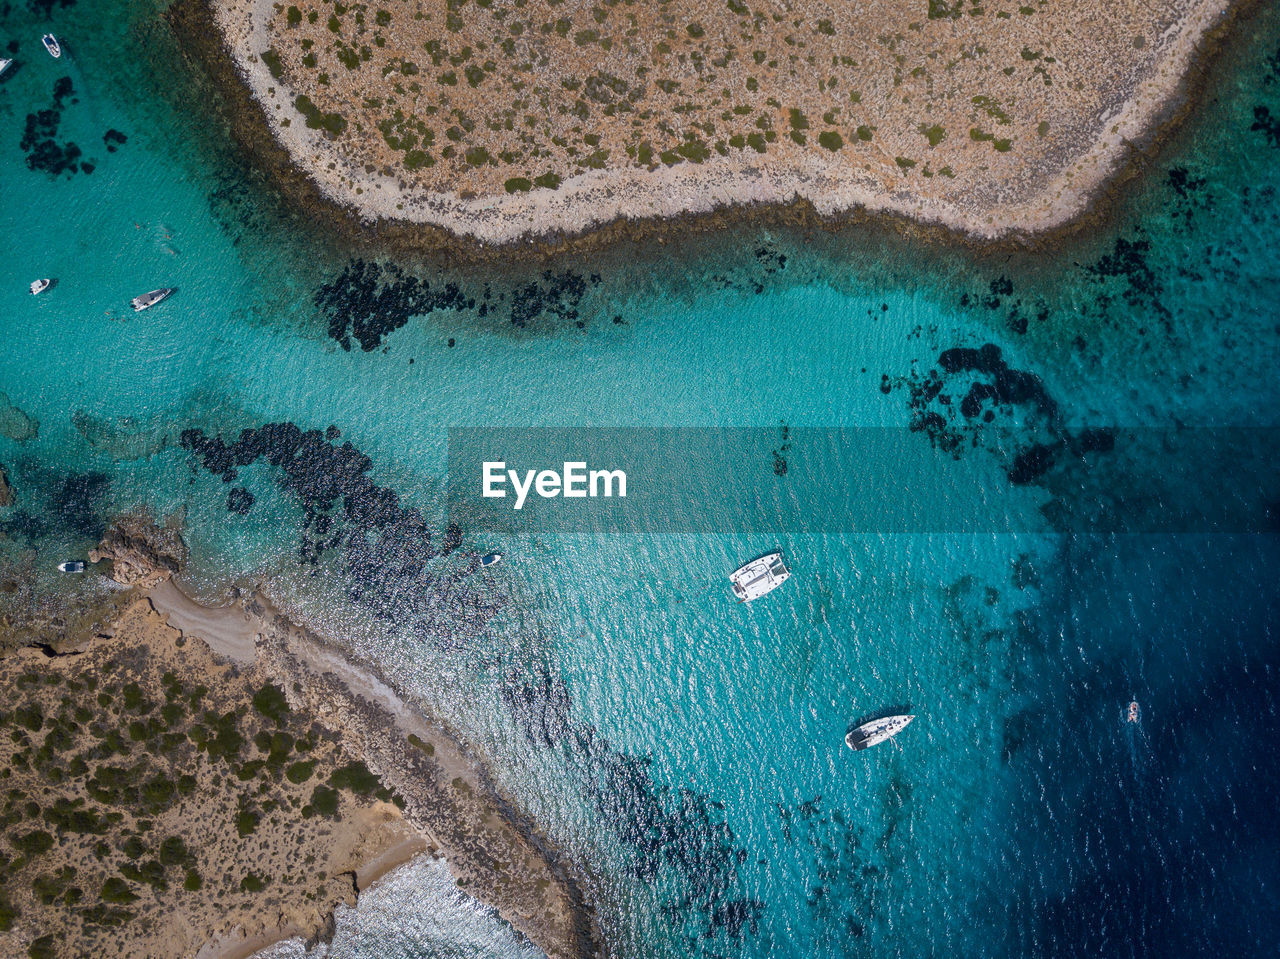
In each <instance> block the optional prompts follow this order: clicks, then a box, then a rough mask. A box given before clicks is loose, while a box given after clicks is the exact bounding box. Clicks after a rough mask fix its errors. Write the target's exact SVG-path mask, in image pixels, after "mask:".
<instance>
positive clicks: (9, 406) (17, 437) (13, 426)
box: [0, 393, 40, 443]
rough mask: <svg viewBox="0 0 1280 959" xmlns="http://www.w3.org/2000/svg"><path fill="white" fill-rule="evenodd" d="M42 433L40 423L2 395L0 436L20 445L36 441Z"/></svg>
mask: <svg viewBox="0 0 1280 959" xmlns="http://www.w3.org/2000/svg"><path fill="white" fill-rule="evenodd" d="M39 432H40V421H39V420H38V419H36V418H35V417H34V416H28V415H27V414H26V413H24V412H23V411H22V410H20V409H18V407H16V406H14V405H13V403H12V402H10V400H9V397H8V396H6V395H5V394H4V393H0V436H7V437H8V438H9V439H11V440H14V441H15V442H18V443H24V442H26V441H27V440H30V439H35V437H36V434H37V433H39Z"/></svg>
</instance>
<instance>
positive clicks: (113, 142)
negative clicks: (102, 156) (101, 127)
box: [102, 129, 129, 153]
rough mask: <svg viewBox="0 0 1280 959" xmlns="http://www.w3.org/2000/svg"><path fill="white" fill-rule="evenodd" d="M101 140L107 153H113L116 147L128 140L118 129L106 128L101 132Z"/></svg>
mask: <svg viewBox="0 0 1280 959" xmlns="http://www.w3.org/2000/svg"><path fill="white" fill-rule="evenodd" d="M102 142H103V143H104V144H105V145H106V147H107V152H108V153H115V152H116V150H117V149H119V148H120V147H122V146H124V145H125V144H126V143H128V142H129V138H128V137H127V136H125V135H124V134H123V133H121V132H120V131H119V130H115V129H112V130H108V131H107V132H106V133H104V134H102Z"/></svg>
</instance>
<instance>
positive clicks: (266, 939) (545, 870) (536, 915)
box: [148, 582, 599, 959]
mask: <svg viewBox="0 0 1280 959" xmlns="http://www.w3.org/2000/svg"><path fill="white" fill-rule="evenodd" d="M148 598H149V601H150V602H151V603H152V605H153V606H154V608H155V609H156V610H157V612H159V613H160V614H161V615H163V616H165V617H166V618H167V620H168V622H169V623H170V624H171V625H174V624H175V618H176V619H178V620H181V621H183V622H184V623H185V624H186V625H185V627H183V628H184V635H188V633H186V632H185V630H190V632H189V635H191V636H193V637H197V638H200V639H201V640H203V641H204V642H205V643H206V644H207V645H209V647H210V648H211V649H212V650H213V651H214V652H215V654H217V655H219V656H221V657H223V658H227V659H232V660H234V661H239V662H242V663H243V662H244V659H243V657H244V655H245V653H246V649H245V637H246V635H247V634H248V633H252V634H253V635H254V636H255V639H256V651H255V652H256V656H255V659H254V662H255V663H256V665H257V668H259V669H260V670H261V671H262V672H263V673H264V674H265V675H267V676H269V677H271V678H273V679H275V680H277V681H278V682H279V683H280V684H281V687H282V688H283V689H285V690H286V696H287V698H288V699H289V701H290V706H291V707H292V708H297V709H300V710H303V711H307V712H310V713H312V714H313V715H317V716H319V717H321V718H322V719H323V720H324V721H326V722H327V723H328V724H330V725H332V726H335V727H337V728H340V729H342V730H343V731H344V735H345V736H348V737H350V738H352V739H353V740H355V742H356V744H357V748H358V749H359V751H360V752H361V753H362V755H363V758H364V760H365V762H366V764H367V765H368V766H369V768H370V769H371V770H372V771H374V772H375V773H376V774H378V775H379V776H380V777H381V779H382V781H384V782H385V783H387V784H388V785H389V786H391V787H392V788H394V789H395V791H396V792H397V793H398V794H399V795H400V796H401V797H403V798H404V800H405V806H404V808H403V814H404V817H405V819H406V820H407V821H408V822H409V823H410V824H412V825H413V826H414V827H415V828H416V829H417V830H418V831H419V832H420V833H421V834H422V836H423V837H425V839H422V840H421V841H417V842H415V841H414V838H413V837H408V838H406V839H405V840H404V841H402V842H401V843H398V844H396V845H395V846H393V847H392V848H390V849H387V850H384V851H382V852H380V853H379V855H378V856H377V857H375V858H374V859H373V860H370V861H367V862H364V863H363V864H361V865H359V866H357V867H356V868H355V869H354V887H355V889H356V891H357V892H362V891H364V890H365V889H367V888H369V887H370V886H372V885H373V884H375V883H376V882H377V881H378V880H379V879H381V878H382V877H384V876H385V875H387V874H388V873H389V872H391V871H393V870H394V869H396V868H397V867H399V866H401V865H403V864H405V863H406V862H408V861H410V860H411V859H413V858H415V857H416V856H418V855H431V856H440V857H442V858H443V859H444V860H445V861H446V863H447V864H448V867H449V869H450V871H451V872H452V873H453V875H454V877H455V879H456V880H457V881H458V884H459V885H460V886H461V887H463V888H464V889H465V890H466V891H467V893H468V894H469V895H471V896H473V897H474V898H476V899H478V900H480V901H482V902H484V903H486V904H487V905H489V906H491V907H493V908H494V909H496V910H497V912H498V914H499V915H500V916H501V917H502V918H503V919H504V920H506V921H507V922H508V923H509V924H510V925H511V926H512V927H513V928H514V929H515V930H516V931H517V932H518V933H520V934H522V935H523V936H525V937H526V938H528V939H529V940H530V941H531V942H533V943H534V944H535V945H536V946H538V948H539V949H541V950H542V951H543V952H544V953H545V954H546V955H547V956H549V957H551V959H557V957H565V959H578V957H584V956H589V955H595V954H597V953H598V951H599V949H598V941H599V940H598V936H597V933H596V930H595V925H594V916H593V913H592V911H591V909H590V907H589V905H588V904H587V903H586V900H585V897H584V896H583V894H582V891H581V889H580V886H579V883H578V881H577V879H576V878H575V877H574V875H573V874H572V869H571V866H570V865H569V864H568V863H567V862H566V861H565V860H564V858H563V856H562V855H561V854H560V853H559V852H558V851H557V850H555V849H554V848H553V847H552V846H551V844H550V843H549V842H548V841H547V840H545V839H544V838H542V837H541V836H539V835H538V834H537V832H536V829H535V827H534V825H533V824H532V823H531V822H529V821H528V820H527V818H526V817H524V816H522V815H521V814H520V813H518V812H517V811H516V810H515V808H514V806H513V804H512V803H511V802H510V801H509V800H508V799H506V798H505V797H503V796H502V795H501V794H500V793H499V792H498V791H497V789H496V788H495V786H494V784H493V782H492V779H491V778H490V777H489V775H488V774H487V772H486V771H485V770H484V768H483V766H482V765H481V763H480V761H479V760H478V759H477V758H476V757H474V756H472V755H471V754H470V753H469V752H468V751H467V750H465V748H464V747H463V746H462V745H461V744H460V743H458V742H457V741H456V740H455V739H454V738H453V737H452V736H451V735H450V734H449V733H448V732H446V731H445V730H444V729H442V728H441V727H439V726H438V725H436V724H434V723H432V722H430V721H429V720H428V719H426V718H424V717H423V716H421V715H419V714H418V713H417V712H416V711H414V710H413V709H412V708H411V707H410V706H409V705H407V704H406V703H404V702H403V701H402V700H401V699H400V698H399V696H398V695H397V694H396V693H395V691H394V690H393V689H392V688H391V687H390V686H389V685H388V684H387V683H385V682H384V681H382V680H381V679H380V678H378V677H377V676H375V675H374V674H372V673H371V672H368V671H366V670H364V669H363V668H361V667H359V666H357V665H355V664H354V663H352V662H350V661H349V660H348V659H346V657H345V656H344V655H343V654H342V653H341V652H339V651H338V650H337V649H336V648H334V647H333V646H332V645H330V644H328V643H327V642H325V641H324V639H323V638H322V637H320V636H318V635H317V634H315V633H313V632H311V631H310V630H309V629H307V628H305V627H303V626H299V625H297V624H295V623H293V622H291V621H289V620H288V619H287V618H285V617H284V616H283V615H282V614H280V613H279V612H278V611H277V610H276V609H275V608H274V607H273V606H272V605H271V603H270V601H269V600H268V599H267V598H266V597H265V596H263V595H262V594H261V593H254V594H252V595H250V596H248V597H247V598H238V599H236V600H235V601H234V602H232V603H230V604H227V605H224V606H219V607H206V606H201V605H200V604H198V603H196V602H195V601H194V600H192V599H191V598H190V597H188V596H187V595H186V594H185V593H183V592H182V591H181V589H180V587H179V586H178V585H177V584H175V583H171V582H166V583H163V584H161V585H160V586H159V587H157V588H155V589H153V590H151V591H149V593H148ZM503 866H506V867H507V868H505V869H504V868H502V867H503ZM314 935H315V930H306V929H300V928H296V927H294V926H292V925H282V926H280V927H279V928H278V929H277V930H275V931H274V932H264V933H262V934H261V935H259V936H254V937H250V938H234V937H233V938H227V937H224V938H223V939H221V940H219V941H217V942H216V943H209V944H207V946H208V947H210V948H211V949H212V951H210V952H208V953H207V954H206V953H205V952H203V951H202V953H201V955H202V957H205V959H243V957H246V956H249V955H252V954H253V953H254V952H256V951H258V950H260V949H263V948H265V947H267V946H269V945H271V944H272V943H274V942H279V941H282V940H284V939H290V938H294V937H301V938H309V937H312V936H314ZM250 945H252V947H253V948H249V946H250Z"/></svg>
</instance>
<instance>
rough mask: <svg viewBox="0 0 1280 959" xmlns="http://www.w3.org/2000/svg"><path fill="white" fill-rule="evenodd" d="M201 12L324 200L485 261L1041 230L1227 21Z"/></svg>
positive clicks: (759, 13) (278, 8)
mask: <svg viewBox="0 0 1280 959" xmlns="http://www.w3.org/2000/svg"><path fill="white" fill-rule="evenodd" d="M213 3H214V7H215V14H216V16H217V18H218V21H219V23H220V24H221V25H222V27H223V29H224V32H225V33H226V37H227V40H228V46H229V48H230V50H231V52H232V54H233V55H234V56H235V58H236V60H237V63H238V65H239V66H240V68H241V71H242V73H243V74H244V76H245V77H246V78H247V79H248V81H249V84H250V86H251V88H252V90H253V92H254V94H255V96H256V97H257V99H258V100H259V102H260V103H261V104H262V105H263V107H264V109H265V111H266V113H267V118H268V121H269V123H270V124H271V126H272V127H273V129H274V130H275V132H276V134H277V136H278V137H279V138H280V139H281V141H282V142H283V143H284V144H285V145H286V146H287V147H288V148H289V150H290V152H291V153H292V154H293V156H294V159H295V160H296V161H298V162H300V163H301V165H302V166H303V168H304V169H305V170H306V171H307V172H308V173H309V174H310V175H311V176H312V177H313V178H314V179H316V180H317V181H318V183H319V184H320V186H321V187H322V189H323V190H324V191H325V192H326V193H327V194H329V196H330V197H331V198H332V199H336V200H339V201H341V202H343V203H346V204H348V205H351V206H354V207H355V208H356V209H357V210H358V211H360V212H361V213H362V214H363V215H364V216H366V217H378V216H388V217H394V218H403V219H409V220H416V221H421V222H436V223H439V224H442V225H446V226H450V227H451V228H453V229H455V230H456V231H458V232H464V233H472V234H474V235H477V236H479V237H481V238H482V239H495V240H506V239H512V238H514V237H515V236H518V235H520V234H522V233H540V232H546V231H549V230H556V229H563V230H568V231H575V230H578V229H581V228H584V227H585V226H588V225H590V224H592V223H596V222H600V221H602V220H604V219H609V218H612V217H613V216H616V215H618V214H622V215H628V216H645V215H670V214H671V213H674V212H681V211H682V210H684V209H697V208H699V207H706V206H709V205H717V204H722V203H732V202H742V201H752V200H766V201H779V200H786V199H790V198H794V197H795V196H796V195H797V194H799V195H803V196H806V197H808V198H809V199H811V200H814V202H815V203H816V204H817V205H818V207H819V209H828V210H834V209H840V208H848V207H850V206H854V205H863V206H869V207H880V208H886V207H887V208H892V209H896V210H899V211H900V212H912V213H915V214H917V215H920V216H923V217H925V218H930V219H935V220H941V221H944V222H950V223H951V225H953V226H960V227H962V228H965V229H968V230H969V231H970V232H977V233H988V234H998V233H1000V232H1001V231H1002V230H1005V229H1010V228H1025V229H1033V228H1035V227H1036V226H1037V222H1038V221H1039V220H1044V221H1045V223H1044V224H1042V225H1052V224H1050V223H1049V222H1048V221H1050V220H1055V219H1058V220H1060V219H1062V218H1063V217H1065V216H1067V215H1070V214H1071V213H1073V212H1076V211H1075V210H1074V209H1073V207H1074V206H1078V203H1076V200H1077V199H1078V194H1080V193H1081V192H1082V191H1085V190H1087V189H1088V188H1089V187H1090V185H1096V182H1095V181H1096V180H1097V179H1098V178H1099V177H1100V176H1102V175H1103V174H1105V173H1106V172H1109V171H1110V170H1111V168H1113V167H1114V166H1115V165H1116V163H1117V162H1118V160H1119V157H1120V153H1121V152H1122V151H1123V148H1124V143H1123V140H1124V138H1125V137H1126V136H1134V135H1136V133H1137V132H1138V129H1139V127H1141V126H1142V124H1143V123H1144V122H1145V123H1146V124H1147V125H1149V124H1150V123H1151V122H1153V121H1154V119H1155V118H1156V115H1157V114H1159V113H1160V112H1161V110H1162V109H1164V108H1167V106H1168V104H1167V102H1166V101H1167V100H1168V99H1169V98H1170V97H1171V96H1172V95H1173V94H1174V93H1175V91H1176V89H1177V87H1178V84H1179V81H1180V79H1181V77H1182V75H1183V73H1184V72H1185V70H1186V68H1187V65H1188V64H1189V62H1190V57H1191V55H1192V53H1193V52H1194V48H1195V45H1196V43H1197V42H1198V41H1199V39H1200V38H1201V37H1202V36H1203V34H1204V32H1205V31H1206V30H1207V29H1209V28H1210V27H1212V26H1213V25H1214V24H1215V23H1217V22H1219V20H1220V19H1221V16H1222V14H1223V13H1224V11H1225V8H1226V6H1227V0H1175V2H1159V0H1118V2H1114V3H1106V4H1099V3H1097V2H1095V0H955V2H948V0H916V2H909V3H904V2H896V0H895V2H888V0H874V2H868V3H859V4H846V3H840V4H836V3H823V2H816V0H793V2H791V3H786V2H784V0H772V2H770V0H668V2H660V0H653V2H644V3H641V2H635V0H599V2H584V0H578V2H575V0H373V2H370V3H351V4H345V3H342V2H339V0H298V2H296V3H292V4H289V3H271V2H267V0H213ZM1126 104H1127V105H1128V106H1127V107H1126ZM1086 181H1087V182H1086ZM557 194H559V196H557ZM566 194H574V195H573V196H567V195H566ZM646 194H648V195H647V196H646ZM1002 204H1005V205H1008V204H1022V205H1024V206H1026V210H1024V211H1023V212H1022V213H1021V214H1018V213H1017V211H1016V210H1012V209H1010V210H1008V211H1007V213H1008V215H1007V216H1005V214H1003V213H1002V212H1001V210H1002V207H1001V205H1002ZM1002 218H1003V220H1008V221H1009V222H1002ZM1019 220H1021V221H1024V222H1018V221H1019Z"/></svg>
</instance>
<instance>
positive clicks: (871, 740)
mask: <svg viewBox="0 0 1280 959" xmlns="http://www.w3.org/2000/svg"><path fill="white" fill-rule="evenodd" d="M915 718H916V717H915V716H905V715H903V716H885V717H884V718H883V719H873V720H871V722H869V723H863V724H862V725H861V726H855V727H853V729H851V730H849V732H848V733H846V734H845V737H844V744H845V745H846V746H848V747H849V748H850V749H868V748H870V747H871V746H878V745H879V744H880V743H882V742H884V741H885V740H886V739H892V738H893V737H894V736H896V735H898V733H900V732H902V731H903V730H904V729H906V728H907V724H908V723H910V722H911V720H913V719H915Z"/></svg>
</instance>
